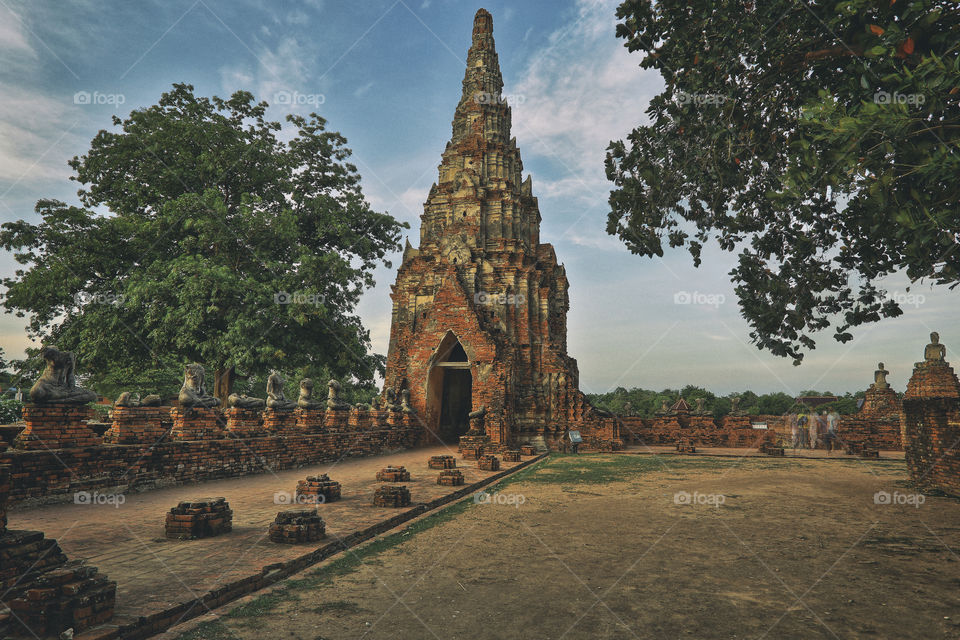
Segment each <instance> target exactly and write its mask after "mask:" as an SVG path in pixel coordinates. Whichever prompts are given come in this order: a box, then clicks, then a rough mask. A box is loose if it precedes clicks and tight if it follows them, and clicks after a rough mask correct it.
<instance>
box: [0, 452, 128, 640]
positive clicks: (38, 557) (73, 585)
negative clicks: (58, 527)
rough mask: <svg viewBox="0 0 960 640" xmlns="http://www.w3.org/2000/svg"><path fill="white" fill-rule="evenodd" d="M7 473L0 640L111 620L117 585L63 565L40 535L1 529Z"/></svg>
mask: <svg viewBox="0 0 960 640" xmlns="http://www.w3.org/2000/svg"><path fill="white" fill-rule="evenodd" d="M9 490H10V468H9V467H6V466H0V638H7V637H10V634H12V633H14V632H17V633H23V632H24V630H25V629H26V630H28V631H29V633H31V634H33V635H34V636H41V637H43V636H47V635H56V634H59V633H60V632H62V631H65V630H67V629H70V628H72V629H74V630H75V631H82V630H84V629H87V628H89V627H92V626H94V625H97V624H100V623H103V622H106V621H108V620H110V619H111V618H112V617H113V609H114V604H115V602H116V597H117V583H116V582H113V581H111V580H108V579H107V578H106V576H102V575H99V574H98V573H97V568H96V567H91V566H87V565H84V564H83V563H82V562H79V561H69V560H68V559H67V556H66V555H65V554H64V553H63V550H62V549H61V548H60V545H59V544H58V543H57V541H56V540H52V539H50V538H46V537H45V536H44V534H43V533H42V532H40V531H17V530H12V529H8V528H7V519H6V512H7V496H8V495H9Z"/></svg>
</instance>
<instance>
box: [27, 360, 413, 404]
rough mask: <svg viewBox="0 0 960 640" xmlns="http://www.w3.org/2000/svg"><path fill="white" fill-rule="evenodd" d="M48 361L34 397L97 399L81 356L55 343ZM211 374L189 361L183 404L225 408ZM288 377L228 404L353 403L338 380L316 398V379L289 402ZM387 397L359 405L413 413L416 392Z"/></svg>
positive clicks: (129, 399)
mask: <svg viewBox="0 0 960 640" xmlns="http://www.w3.org/2000/svg"><path fill="white" fill-rule="evenodd" d="M40 355H41V357H43V359H44V361H45V362H46V368H45V369H44V371H43V373H42V374H41V375H40V378H39V379H37V381H36V383H34V385H33V387H32V388H31V389H30V400H31V401H32V402H33V403H35V404H41V405H51V404H59V405H80V404H86V403H88V402H93V401H94V400H96V399H97V394H96V393H94V392H93V391H90V390H88V389H83V388H81V387H78V386H77V381H76V376H75V374H74V370H75V368H76V362H77V359H76V356H75V355H74V354H73V353H72V352H70V351H60V350H59V349H56V348H55V347H50V346H45V347H43V349H41V351H40ZM205 381H206V372H205V370H204V368H203V365H200V364H196V363H194V364H188V365H186V367H185V368H184V374H183V386H182V387H181V388H180V394H179V396H178V401H179V404H180V406H181V407H188V408H203V409H209V408H214V407H218V406H220V399H219V398H217V397H215V396H213V395H211V394H209V393H208V392H207V389H206V384H205ZM284 385H285V380H284V378H283V376H282V375H281V374H280V373H279V372H277V371H273V372H271V374H270V376H269V377H268V378H267V397H266V398H255V397H251V396H247V395H241V394H236V393H233V394H231V395H230V396H229V397H228V398H227V406H228V407H236V408H239V409H263V408H267V409H273V410H275V411H292V410H294V409H298V408H299V409H315V410H319V409H322V410H328V411H348V410H350V409H352V408H353V405H351V404H349V403H347V402H344V401H343V400H342V399H341V398H340V391H341V386H340V383H339V382H337V381H336V380H330V381H329V382H328V383H327V398H326V400H325V401H324V400H315V399H314V397H313V387H314V383H313V380H311V379H310V378H304V379H303V380H301V381H300V395H299V397H298V398H297V399H296V401H294V400H288V399H287V397H286V395H285V393H284ZM383 395H384V398H383V399H381V397H380V396H377V397H375V398H374V399H373V403H372V405H365V404H358V405H356V408H357V409H360V410H368V409H371V408H372V409H374V410H381V409H385V410H389V411H403V412H405V413H412V412H413V409H412V407H411V406H410V392H409V390H407V389H406V388H404V389H403V390H402V391H401V392H400V400H399V402H398V401H397V393H396V392H395V391H394V390H393V389H387V390H386V393H384V394H383ZM160 404H161V398H160V396H159V395H156V394H150V395H147V396H143V397H141V396H140V395H139V394H136V393H133V392H130V391H125V392H123V393H121V394H120V396H119V397H118V398H117V400H116V402H114V406H116V407H156V406H160Z"/></svg>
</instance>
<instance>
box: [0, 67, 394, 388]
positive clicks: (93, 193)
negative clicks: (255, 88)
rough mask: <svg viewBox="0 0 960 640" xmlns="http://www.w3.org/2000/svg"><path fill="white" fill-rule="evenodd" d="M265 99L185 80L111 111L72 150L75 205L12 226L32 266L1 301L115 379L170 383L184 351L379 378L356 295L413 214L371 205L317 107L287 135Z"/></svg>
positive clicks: (248, 368) (230, 363)
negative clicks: (401, 215)
mask: <svg viewBox="0 0 960 640" xmlns="http://www.w3.org/2000/svg"><path fill="white" fill-rule="evenodd" d="M267 106H268V105H267V104H266V103H264V102H259V103H258V102H255V101H254V98H253V96H252V94H250V93H248V92H245V91H238V92H236V93H234V94H233V96H232V97H231V98H230V99H229V100H223V99H221V98H217V97H213V98H205V97H198V96H195V95H194V93H193V87H192V86H190V85H186V84H176V85H174V86H173V89H172V90H171V91H169V92H167V93H164V94H163V95H162V96H161V98H160V100H159V102H158V104H156V105H154V106H150V107H147V108H143V109H137V110H135V111H133V112H132V113H130V115H129V117H127V118H126V119H124V120H121V119H120V118H118V117H116V116H114V118H113V125H114V128H115V130H111V131H107V130H102V131H100V132H99V133H98V134H97V135H96V137H95V138H94V139H93V141H92V142H91V145H90V150H89V151H88V152H87V153H86V155H83V156H82V157H76V158H73V160H71V161H70V163H69V164H70V166H71V167H72V168H73V170H74V172H75V176H73V177H72V179H73V180H76V181H77V182H79V183H80V185H81V188H80V190H79V191H78V195H79V198H80V203H81V205H82V206H72V205H68V204H66V203H64V202H60V201H56V200H40V201H39V202H38V203H37V206H36V212H37V213H38V214H39V215H40V221H39V222H38V223H36V224H34V223H30V222H27V221H24V220H20V221H18V222H12V223H6V224H4V225H3V227H2V231H0V244H2V246H3V247H4V248H5V249H7V250H12V251H13V252H14V255H15V258H16V260H17V261H18V262H19V263H20V264H22V265H25V268H23V269H20V270H18V271H17V272H16V274H15V275H14V276H13V277H7V278H4V280H3V284H4V285H5V286H6V287H7V291H6V293H5V295H4V297H3V306H4V307H5V309H6V310H7V311H11V312H15V313H17V314H18V315H20V316H29V326H28V332H29V334H30V336H31V337H32V338H35V339H38V340H40V341H44V342H51V343H56V344H57V345H58V346H59V347H60V348H61V349H68V350H73V351H76V352H77V354H78V358H79V359H80V362H81V366H82V369H83V371H84V373H87V374H92V375H91V377H92V378H93V379H94V380H99V381H100V382H101V383H102V384H105V385H107V386H111V387H115V388H124V387H126V388H131V387H135V386H137V385H140V386H143V387H146V388H147V389H148V390H154V389H160V388H164V389H171V385H174V386H173V387H172V388H173V389H175V388H176V387H177V386H179V382H178V380H179V378H180V376H181V371H182V365H183V364H184V363H185V362H188V361H197V362H200V363H202V364H204V365H206V366H207V367H208V368H212V369H214V370H219V371H221V372H230V371H233V370H234V369H236V370H237V371H240V372H242V373H243V374H245V375H257V374H263V373H265V372H266V371H268V370H269V369H271V368H276V369H280V370H282V371H286V372H289V373H293V372H300V373H305V372H306V373H309V371H311V370H316V371H321V370H322V371H324V372H329V373H331V374H334V375H338V376H351V375H352V376H354V378H355V379H356V380H358V381H361V382H369V381H371V380H372V379H373V376H374V373H375V371H376V370H377V369H378V368H382V358H381V357H379V356H375V355H373V354H370V353H368V348H369V335H368V332H367V331H366V329H364V327H363V326H362V324H361V322H360V319H359V318H358V317H357V316H356V314H355V313H354V309H355V306H356V304H357V302H358V300H359V296H360V294H361V292H362V291H363V290H364V289H365V288H368V287H370V286H372V285H373V279H372V270H373V267H374V266H375V265H376V264H378V263H379V262H381V261H383V262H385V263H386V264H387V266H389V262H386V261H385V256H386V255H387V253H388V252H390V251H394V250H396V249H398V248H399V239H400V233H401V229H403V228H405V227H406V225H405V224H401V223H399V222H397V221H396V220H395V219H394V218H393V217H391V216H390V215H388V214H386V213H378V212H375V211H373V210H372V209H371V208H370V205H369V204H368V202H367V201H366V199H365V198H364V195H363V192H362V189H361V185H360V176H359V174H358V173H357V170H356V167H355V166H353V165H352V164H350V163H349V162H348V161H347V158H348V157H349V155H350V150H349V149H348V148H347V147H346V146H345V145H346V139H345V138H344V137H343V136H341V135H340V134H339V133H336V132H334V131H328V130H327V129H326V121H325V120H324V119H323V118H321V117H320V116H318V115H316V114H311V115H310V116H309V117H300V116H293V115H291V116H287V122H288V123H289V127H290V128H291V129H292V131H291V132H288V131H286V130H284V131H283V133H284V134H287V133H292V136H286V137H288V138H289V141H287V142H283V141H281V140H280V139H279V138H278V133H279V132H281V130H282V129H283V127H282V125H281V124H280V123H279V122H271V121H268V120H266V119H265V111H266V108H267ZM228 379H229V376H228Z"/></svg>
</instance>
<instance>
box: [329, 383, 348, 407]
mask: <svg viewBox="0 0 960 640" xmlns="http://www.w3.org/2000/svg"><path fill="white" fill-rule="evenodd" d="M350 408H351V407H350V404H349V403H346V402H341V400H340V383H339V382H337V381H336V380H332V379H331V380H330V382H328V383H327V409H328V410H329V411H348V410H349V409H350Z"/></svg>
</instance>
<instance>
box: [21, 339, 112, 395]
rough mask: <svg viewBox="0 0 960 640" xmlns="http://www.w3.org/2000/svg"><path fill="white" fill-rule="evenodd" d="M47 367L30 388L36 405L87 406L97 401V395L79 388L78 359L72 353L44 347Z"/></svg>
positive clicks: (43, 352)
mask: <svg viewBox="0 0 960 640" xmlns="http://www.w3.org/2000/svg"><path fill="white" fill-rule="evenodd" d="M40 355H41V357H42V358H43V359H44V360H45V361H46V363H47V366H46V368H45V369H44V370H43V373H42V374H41V375H40V378H39V379H38V380H37V381H36V382H35V383H33V387H31V388H30V400H31V401H32V402H34V403H35V404H86V403H88V402H93V401H94V400H96V399H97V394H96V393H94V392H93V391H90V390H89V389H82V388H80V387H78V386H77V380H76V376H75V375H74V370H75V369H76V366H77V358H76V356H75V355H74V354H73V352H71V351H60V350H58V349H56V348H55V347H44V348H43V349H42V350H41V351H40Z"/></svg>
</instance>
